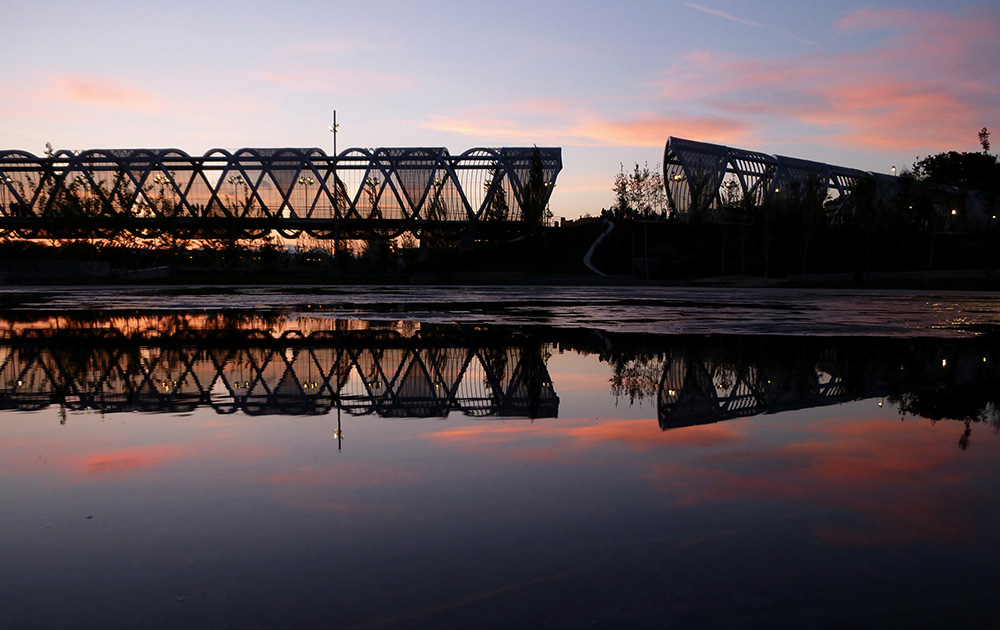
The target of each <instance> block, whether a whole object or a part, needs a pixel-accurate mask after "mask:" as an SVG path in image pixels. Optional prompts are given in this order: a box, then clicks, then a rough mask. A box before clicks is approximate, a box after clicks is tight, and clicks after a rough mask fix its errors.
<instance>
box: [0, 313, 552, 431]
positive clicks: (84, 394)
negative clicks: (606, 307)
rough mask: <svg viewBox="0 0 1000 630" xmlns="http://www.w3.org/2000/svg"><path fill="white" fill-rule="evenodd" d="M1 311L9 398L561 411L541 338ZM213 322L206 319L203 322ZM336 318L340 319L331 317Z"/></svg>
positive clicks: (264, 410) (267, 408)
mask: <svg viewBox="0 0 1000 630" xmlns="http://www.w3.org/2000/svg"><path fill="white" fill-rule="evenodd" d="M190 321H191V320H190V318H188V317H185V316H176V317H173V318H152V319H142V318H115V319H106V320H97V321H90V322H87V321H80V320H72V319H66V318H59V319H58V321H50V322H39V325H37V326H34V325H29V326H24V325H23V324H21V323H14V322H2V326H0V327H2V329H3V333H2V335H0V409H18V410H36V409H42V408H46V407H48V406H51V405H60V406H62V407H64V408H66V409H70V410H86V409H92V410H98V411H101V412H102V413H116V412H126V411H143V412H169V413H182V412H188V411H192V410H194V409H195V408H198V407H211V408H212V409H214V410H215V411H216V412H218V413H221V414H231V413H235V412H242V413H245V414H247V415H271V414H276V415H286V414H292V415H322V414H326V413H329V412H331V411H332V410H334V409H336V410H338V411H342V412H345V413H348V414H352V415H377V416H381V417H392V418H410V417H421V418H422V417H444V416H447V415H448V414H450V413H452V412H457V413H462V414H465V415H468V416H475V417H487V416H503V417H529V418H542V417H555V416H556V415H557V413H558V407H559V398H558V396H557V395H556V394H555V391H554V389H553V386H552V382H551V379H550V377H549V374H548V370H547V368H546V366H545V360H544V356H543V354H542V349H541V348H540V346H539V345H538V344H532V343H524V344H521V345H517V344H513V343H512V342H511V341H510V339H509V338H506V337H504V338H501V337H498V336H494V335H489V334H487V333H481V334H475V332H474V331H473V332H472V333H470V332H469V331H461V330H459V329H457V328H449V327H424V328H423V329H421V330H419V331H410V332H409V333H407V332H406V331H403V332H400V331H398V330H391V329H365V328H361V329H350V328H342V327H341V323H342V322H339V321H338V322H329V320H327V321H322V320H320V321H319V322H316V321H306V322H305V325H304V326H297V327H292V328H288V327H285V328H284V329H283V330H281V329H279V328H276V327H275V326H274V325H273V322H269V321H265V320H262V319H256V320H249V321H246V322H243V323H241V324H236V323H234V322H233V321H232V320H218V319H215V320H212V319H211V318H207V319H206V318H202V320H199V321H198V322H197V323H198V324H199V326H191V325H188V324H189V323H190ZM206 323H207V324H208V326H207V327H205V328H201V327H200V325H203V324H206ZM330 324H332V326H331V325H330Z"/></svg>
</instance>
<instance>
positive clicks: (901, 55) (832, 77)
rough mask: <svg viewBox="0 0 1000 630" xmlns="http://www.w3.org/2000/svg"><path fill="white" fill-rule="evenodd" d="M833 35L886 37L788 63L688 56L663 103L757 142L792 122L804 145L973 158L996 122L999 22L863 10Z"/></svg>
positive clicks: (667, 82) (993, 16)
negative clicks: (689, 105)
mask: <svg viewBox="0 0 1000 630" xmlns="http://www.w3.org/2000/svg"><path fill="white" fill-rule="evenodd" d="M838 26H839V28H840V29H841V31H842V32H844V33H850V32H854V31H861V30H868V31H871V30H873V29H875V30H885V31H886V34H885V35H884V36H882V38H881V39H880V41H879V42H878V44H877V45H876V46H874V47H871V48H868V49H865V50H860V51H852V52H845V53H838V54H810V55H804V56H801V57H795V58H791V59H789V58H784V59H756V58H745V57H738V56H734V55H728V54H721V53H716V52H712V51H700V52H696V53H692V54H690V55H688V56H687V57H686V58H685V60H684V63H682V64H678V65H677V66H675V67H674V68H673V69H672V70H671V72H670V73H669V74H668V75H667V76H666V77H665V78H664V82H663V84H662V85H661V88H662V92H661V94H662V96H663V98H665V99H671V98H677V96H676V95H678V94H680V95H687V96H688V97H692V98H693V99H694V100H696V101H700V102H702V103H703V104H704V105H706V106H707V108H708V109H709V110H710V111H713V112H717V113H719V114H720V115H721V116H722V117H723V118H733V119H736V120H740V121H742V122H743V124H745V125H748V126H750V127H752V128H755V129H756V130H758V135H759V136H760V138H762V139H765V138H766V139H770V140H772V141H773V138H774V136H775V135H776V134H780V133H781V129H782V128H784V127H787V123H788V122H793V123H799V124H802V125H806V126H807V127H806V131H805V133H806V134H808V135H809V138H802V139H803V140H810V139H811V140H813V141H816V142H820V143H825V144H829V145H832V146H841V147H847V148H853V149H858V148H861V149H863V148H866V147H867V148H871V149H891V150H899V151H903V150H905V151H915V152H916V151H922V150H946V149H962V148H970V149H971V148H974V147H973V146H971V145H974V144H975V132H976V131H977V130H978V129H979V128H980V127H981V126H983V125H988V124H989V123H990V122H993V121H994V120H995V116H996V108H997V106H998V103H1000V87H998V86H1000V69H998V67H997V64H996V61H995V60H996V59H998V58H1000V39H998V38H997V37H996V35H995V34H996V33H997V32H1000V14H998V13H996V12H982V13H978V14H974V15H973V14H967V15H962V16H952V15H946V14H942V13H927V12H919V11H909V10H878V9H863V10H859V11H855V12H852V13H851V14H850V15H848V16H846V17H845V18H844V19H842V20H841V21H840V22H839V23H838ZM798 133H800V134H801V133H803V132H802V131H801V130H800V131H799V132H798ZM673 135H680V134H673ZM692 137H696V138H702V137H703V136H692Z"/></svg>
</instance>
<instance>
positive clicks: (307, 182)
mask: <svg viewBox="0 0 1000 630" xmlns="http://www.w3.org/2000/svg"><path fill="white" fill-rule="evenodd" d="M315 183H316V180H315V179H313V178H312V177H306V176H305V175H303V176H302V177H300V178H299V184H300V185H301V186H302V202H303V207H304V208H305V216H306V218H308V217H309V187H310V186H312V185H313V184H315Z"/></svg>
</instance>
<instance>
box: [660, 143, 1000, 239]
mask: <svg viewBox="0 0 1000 630" xmlns="http://www.w3.org/2000/svg"><path fill="white" fill-rule="evenodd" d="M892 168H893V171H895V168H896V167H892ZM663 181H664V186H665V188H666V195H667V202H668V204H669V206H670V210H671V213H672V215H673V216H675V217H677V218H682V219H687V220H692V221H711V222H722V223H726V222H739V221H745V220H747V218H748V216H747V215H748V214H750V215H753V214H759V213H760V211H761V210H762V209H765V208H770V209H772V210H773V209H774V208H781V207H794V208H798V209H799V211H800V212H804V213H812V214H814V215H817V216H816V217H814V218H815V219H816V220H817V222H819V217H822V219H823V220H825V221H826V222H828V223H829V224H831V225H841V224H843V223H844V222H845V221H849V220H850V219H851V218H852V217H854V218H856V219H858V220H861V221H863V222H865V224H866V225H871V224H873V223H876V222H878V221H879V220H882V221H885V222H888V223H890V224H891V225H893V226H894V227H896V228H898V227H900V226H903V225H908V224H917V225H920V226H922V227H925V228H932V229H937V230H945V231H956V232H957V231H965V232H984V231H994V230H996V229H997V221H996V218H997V211H998V207H997V204H996V201H995V200H992V199H989V198H987V196H985V195H983V194H982V193H980V192H978V191H974V190H962V189H958V188H954V187H950V186H940V185H936V184H930V183H927V182H922V181H917V180H915V179H913V178H912V177H896V176H895V173H893V174H892V175H888V174H884V173H874V172H870V171H862V170H860V169H856V168H849V167H845V166H837V165H833V164H825V163H823V162H815V161H812V160H805V159H802V158H795V157H788V156H783V155H769V154H766V153H762V152H760V151H752V150H748V149H741V148H737V147H730V146H725V145H721V144H712V143H709V142H699V141H695V140H687V139H684V138H675V137H671V138H668V139H667V144H666V147H665V148H664V152H663Z"/></svg>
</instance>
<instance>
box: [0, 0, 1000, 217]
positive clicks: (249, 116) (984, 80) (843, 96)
mask: <svg viewBox="0 0 1000 630" xmlns="http://www.w3.org/2000/svg"><path fill="white" fill-rule="evenodd" d="M943 4H944V3H941V2H931V1H929V0H911V1H909V2H905V3H903V2H877V3H874V4H872V3H870V2H863V3H857V2H843V3H815V2H789V1H787V0H779V1H773V2H758V1H751V2H747V1H742V2H737V1H735V0H700V1H699V2H683V1H673V0H663V1H659V2H654V1H646V2H626V3H620V2H619V3H612V2H597V1H592V0H585V1H577V2H523V1H521V0H513V1H509V2H506V3H495V2H494V3H480V2H456V1H450V0H446V1H441V0H439V1H438V2H419V1H414V2H378V3H368V2H356V1H355V2H329V1H327V2H319V1H296V0H290V1H286V2H260V1H257V0H246V1H243V2H239V3H236V2H188V1H174V2H169V3H158V4H156V5H153V4H151V3H139V2H96V3H88V4H76V3H73V4H70V3H65V2H51V1H47V0H36V1H33V2H27V1H24V0H16V1H15V2H13V3H6V4H5V6H4V7H3V10H2V15H0V41H2V42H3V45H4V50H5V56H6V59H7V62H6V64H5V67H4V79H5V80H4V81H3V82H2V84H0V112H2V115H0V138H2V140H0V148H2V149H24V150H27V151H30V152H32V153H34V154H36V155H40V154H42V153H43V152H44V150H45V143H46V142H51V143H52V145H53V147H54V148H56V149H64V148H65V149H77V150H78V149H88V148H138V147H148V148H163V147H176V148H180V149H183V150H185V151H187V152H189V153H192V154H200V153H203V152H205V151H206V150H208V149H211V148H215V147H221V148H229V149H235V148H240V147H286V146H292V147H310V146H318V147H320V148H323V149H324V150H326V151H327V152H331V151H332V138H331V134H330V132H329V125H330V122H331V117H332V111H333V110H334V109H336V110H337V117H338V122H339V123H340V124H341V129H340V134H339V135H338V142H337V144H338V149H340V150H343V149H345V148H348V147H354V146H363V147H378V146H444V147H447V148H448V149H449V150H450V151H451V152H452V153H460V152H462V151H464V150H466V149H468V148H471V147H476V146H522V145H532V144H537V145H539V146H560V147H562V148H563V162H564V169H563V172H562V173H561V174H560V176H559V179H558V183H557V186H556V189H555V193H554V195H553V198H552V210H553V212H554V213H555V215H556V216H566V217H574V216H578V215H580V214H583V213H591V214H597V213H598V212H599V211H600V209H601V208H602V207H605V206H608V205H610V204H611V197H612V194H611V184H612V179H613V176H614V174H615V173H616V172H617V171H618V170H619V165H620V164H622V163H624V164H625V165H626V167H628V166H629V165H630V164H632V163H635V162H639V163H643V162H648V163H649V165H650V166H653V165H655V164H657V163H659V162H660V161H661V160H662V157H663V147H664V143H665V141H666V139H667V137H669V136H679V137H685V138H691V139H695V140H704V141H709V142H718V143H723V144H729V145H732V146H737V147H742V148H748V149H755V150H760V151H765V152H768V153H778V154H783V155H791V156H796V157H804V158H809V159H814V160H819V161H825V162H830V163H834V164H840V165H845V166H852V167H858V168H863V169H866V170H872V171H879V172H889V170H890V168H891V167H892V166H894V165H895V166H897V167H899V168H904V167H907V166H909V165H910V164H912V163H913V161H914V159H915V158H916V157H917V156H920V155H927V154H928V153H934V152H939V151H945V150H963V151H971V150H978V149H979V144H978V141H977V133H978V131H979V129H980V128H982V127H984V126H986V127H989V128H990V129H996V130H998V131H1000V64H997V60H998V59H1000V37H998V36H997V34H998V33H1000V8H998V6H997V4H996V2H995V0H952V2H950V3H948V8H941V7H942V5H943ZM995 144H997V146H1000V136H996V138H995Z"/></svg>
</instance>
